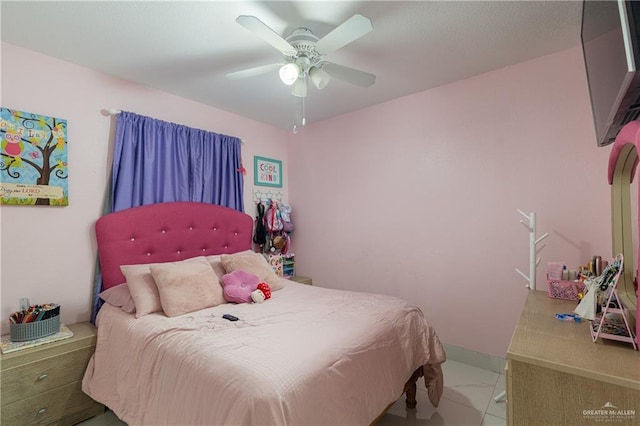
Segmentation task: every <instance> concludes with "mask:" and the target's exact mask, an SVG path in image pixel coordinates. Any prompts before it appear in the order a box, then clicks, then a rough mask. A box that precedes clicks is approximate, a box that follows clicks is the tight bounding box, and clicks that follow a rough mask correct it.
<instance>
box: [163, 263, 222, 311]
mask: <svg viewBox="0 0 640 426" xmlns="http://www.w3.org/2000/svg"><path fill="white" fill-rule="evenodd" d="M150 269H151V275H152V276H153V280H154V281H155V282H156V285H157V287H158V293H159V294H160V304H161V305H162V310H163V311H164V313H165V315H166V316H168V317H175V316H178V315H182V314H186V313H189V312H193V311H199V310H200V309H204V308H210V307H212V306H216V305H219V304H220V302H219V300H218V298H217V297H216V296H217V295H216V292H215V291H214V290H215V289H216V287H217V288H221V287H220V283H219V282H218V276H217V275H216V274H215V272H213V269H212V268H211V265H209V262H208V261H207V259H205V258H204V257H199V258H196V259H194V260H193V261H191V262H181V263H164V264H158V265H152V266H151V267H150Z"/></svg>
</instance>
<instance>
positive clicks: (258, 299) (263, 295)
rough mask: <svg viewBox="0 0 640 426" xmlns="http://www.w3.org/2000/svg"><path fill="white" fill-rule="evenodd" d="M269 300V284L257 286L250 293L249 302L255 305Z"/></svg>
mask: <svg viewBox="0 0 640 426" xmlns="http://www.w3.org/2000/svg"><path fill="white" fill-rule="evenodd" d="M270 298H271V288H269V284H267V283H260V284H258V288H257V289H255V290H254V291H253V292H251V300H253V301H254V302H255V303H262V302H264V301H265V300H267V299H270Z"/></svg>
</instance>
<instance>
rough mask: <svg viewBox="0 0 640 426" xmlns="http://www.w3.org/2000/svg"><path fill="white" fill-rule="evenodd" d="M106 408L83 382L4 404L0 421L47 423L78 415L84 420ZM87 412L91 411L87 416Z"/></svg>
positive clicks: (6, 423)
mask: <svg viewBox="0 0 640 426" xmlns="http://www.w3.org/2000/svg"><path fill="white" fill-rule="evenodd" d="M3 395H4V394H3ZM3 402H4V401H3ZM103 409H104V408H103V407H102V406H101V405H100V404H98V403H97V402H95V401H94V400H92V399H91V398H90V397H89V396H88V395H87V394H85V393H84V392H82V389H81V382H74V383H70V384H68V385H65V386H60V387H58V388H55V389H52V390H50V391H48V392H44V393H42V394H40V395H36V396H33V397H31V398H27V399H25V400H22V401H18V402H14V403H13V404H8V405H5V404H3V405H2V414H0V416H1V417H0V423H2V424H3V425H44V424H49V423H54V422H57V421H58V420H61V419H62V418H63V417H64V418H73V417H74V416H75V417H76V418H79V420H82V419H84V418H87V417H90V416H91V415H95V414H97V413H99V412H100V411H101V410H103ZM87 412H91V414H88V415H83V413H87Z"/></svg>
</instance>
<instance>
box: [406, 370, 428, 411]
mask: <svg viewBox="0 0 640 426" xmlns="http://www.w3.org/2000/svg"><path fill="white" fill-rule="evenodd" d="M423 374H424V373H423V371H422V367H418V369H417V370H416V371H414V372H413V374H412V375H411V377H410V378H409V380H407V383H405V385H404V392H405V394H406V397H407V398H406V400H405V401H406V403H407V408H409V409H413V408H416V405H418V401H416V389H417V386H416V382H417V381H418V379H419V378H420V377H422V376H423Z"/></svg>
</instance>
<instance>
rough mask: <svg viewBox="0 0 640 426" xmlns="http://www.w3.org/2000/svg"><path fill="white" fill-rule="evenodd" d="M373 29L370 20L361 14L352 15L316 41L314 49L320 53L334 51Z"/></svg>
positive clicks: (324, 53)
mask: <svg viewBox="0 0 640 426" xmlns="http://www.w3.org/2000/svg"><path fill="white" fill-rule="evenodd" d="M371 30H373V26H372V25H371V20H370V19H369V18H366V17H364V16H362V15H357V14H356V15H353V16H352V17H351V18H349V19H347V20H346V21H344V22H343V23H342V24H340V25H338V26H337V27H336V28H335V29H334V30H333V31H331V32H330V33H329V34H327V35H326V36H324V37H322V38H321V39H320V40H318V41H317V42H316V51H317V52H318V53H320V54H321V55H327V54H329V53H331V52H335V51H336V50H338V49H340V48H341V47H343V46H346V45H347V44H349V43H351V42H352V41H355V40H357V39H359V38H360V37H362V36H363V35H365V34H367V33H368V32H370V31H371Z"/></svg>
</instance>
